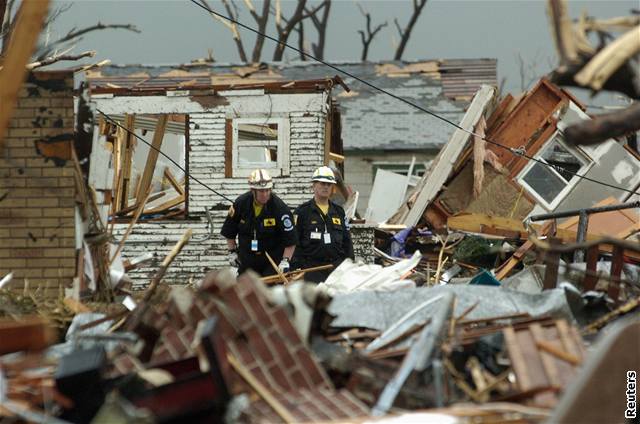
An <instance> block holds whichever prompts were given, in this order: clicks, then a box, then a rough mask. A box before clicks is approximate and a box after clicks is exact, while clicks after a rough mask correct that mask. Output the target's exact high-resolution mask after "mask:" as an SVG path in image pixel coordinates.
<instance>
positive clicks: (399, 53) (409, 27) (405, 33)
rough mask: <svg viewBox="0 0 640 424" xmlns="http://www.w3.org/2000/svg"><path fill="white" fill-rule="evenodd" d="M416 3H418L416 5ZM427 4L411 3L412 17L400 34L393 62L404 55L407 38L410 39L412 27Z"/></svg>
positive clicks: (421, 0) (421, 2) (416, 0)
mask: <svg viewBox="0 0 640 424" xmlns="http://www.w3.org/2000/svg"><path fill="white" fill-rule="evenodd" d="M416 2H418V3H416ZM425 4H427V0H414V2H413V15H411V19H410V20H409V23H408V24H407V27H406V28H405V30H404V31H403V32H402V39H401V40H400V45H399V46H398V49H397V50H396V54H395V56H394V60H401V59H402V55H403V54H404V49H405V47H407V43H408V42H409V37H411V31H412V30H413V26H414V25H415V24H416V22H417V21H418V17H420V13H421V12H422V9H423V8H424V5H425Z"/></svg>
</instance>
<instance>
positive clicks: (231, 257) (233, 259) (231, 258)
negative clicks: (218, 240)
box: [229, 249, 240, 268]
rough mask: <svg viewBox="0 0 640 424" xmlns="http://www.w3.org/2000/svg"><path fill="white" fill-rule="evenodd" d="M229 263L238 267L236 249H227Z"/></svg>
mask: <svg viewBox="0 0 640 424" xmlns="http://www.w3.org/2000/svg"><path fill="white" fill-rule="evenodd" d="M229 265H230V266H233V267H236V268H239V267H240V261H239V260H238V249H233V250H229Z"/></svg>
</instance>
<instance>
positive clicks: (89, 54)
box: [27, 50, 96, 70]
mask: <svg viewBox="0 0 640 424" xmlns="http://www.w3.org/2000/svg"><path fill="white" fill-rule="evenodd" d="M95 55H96V51H95V50H89V51H86V52H83V53H79V54H57V55H53V56H49V57H47V58H45V59H43V60H40V61H37V62H32V63H29V64H27V69H29V70H32V69H36V68H42V67H43V66H48V65H51V64H52V63H56V62H61V61H63V60H79V59H82V58H84V57H94V56H95Z"/></svg>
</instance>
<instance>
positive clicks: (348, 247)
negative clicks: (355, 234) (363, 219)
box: [294, 199, 353, 268]
mask: <svg viewBox="0 0 640 424" xmlns="http://www.w3.org/2000/svg"><path fill="white" fill-rule="evenodd" d="M294 216H295V219H296V232H297V233H298V245H297V247H296V250H295V252H294V262H295V263H296V266H299V267H302V268H308V267H312V266H317V265H326V264H333V265H334V266H338V265H339V264H340V263H341V262H342V261H343V260H344V259H345V258H351V259H353V244H352V243H351V235H350V234H349V223H348V221H347V219H346V218H345V214H344V209H342V207H340V206H338V205H336V204H335V203H333V202H332V201H329V211H328V212H327V215H326V216H325V215H324V214H323V213H322V211H321V210H320V208H318V206H317V205H316V203H315V201H314V200H313V199H311V200H309V201H308V202H306V203H303V204H302V205H300V206H299V207H298V208H297V209H296V210H295V212H294ZM325 232H326V233H329V234H330V235H331V242H330V243H328V244H327V243H326V242H325V238H324V237H325V236H324V234H325ZM318 233H319V234H320V236H319V237H318Z"/></svg>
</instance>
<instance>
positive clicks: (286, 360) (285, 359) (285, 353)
mask: <svg viewBox="0 0 640 424" xmlns="http://www.w3.org/2000/svg"><path fill="white" fill-rule="evenodd" d="M268 342H269V344H270V345H271V347H272V349H273V350H274V351H275V354H276V355H277V356H278V362H279V363H280V364H282V366H283V367H284V368H285V369H289V368H291V367H293V366H295V364H296V361H295V359H293V356H292V355H291V353H290V352H289V349H288V348H287V345H286V342H284V341H283V340H282V338H281V337H280V336H279V335H274V336H273V337H269V338H268Z"/></svg>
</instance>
